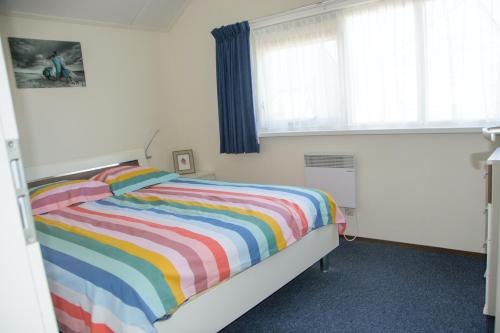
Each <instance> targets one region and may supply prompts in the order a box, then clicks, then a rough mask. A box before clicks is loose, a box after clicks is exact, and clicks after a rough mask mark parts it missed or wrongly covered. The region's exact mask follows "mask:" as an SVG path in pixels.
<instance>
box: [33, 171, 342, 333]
mask: <svg viewBox="0 0 500 333" xmlns="http://www.w3.org/2000/svg"><path fill="white" fill-rule="evenodd" d="M35 222H36V229H37V232H38V238H39V241H40V244H41V249H42V255H43V259H44V264H45V269H46V272H47V276H48V281H49V287H50V291H51V295H52V300H53V303H54V308H55V312H56V317H57V321H58V323H59V327H60V330H61V331H62V332H64V333H69V332H155V331H156V330H155V328H154V326H153V323H154V322H155V321H157V320H159V319H165V318H167V317H168V316H169V315H170V314H172V313H173V312H174V311H175V310H176V309H177V307H179V306H180V305H181V304H182V303H183V302H185V301H186V300H187V299H188V298H190V297H191V296H193V295H195V294H197V293H199V292H202V291H203V290H206V289H208V288H210V287H212V286H214V285H216V284H217V283H219V282H221V281H223V280H225V279H227V278H229V277H231V276H233V275H235V274H237V273H239V272H242V271H243V270H245V269H247V268H249V267H251V266H252V265H255V264H257V263H259V262H260V261H262V260H264V259H265V258H267V257H269V256H271V255H273V254H275V253H276V252H278V251H280V250H283V249H284V248H286V247H287V246H289V245H291V244H293V243H294V242H295V241H297V240H299V239H300V238H302V237H303V236H304V235H306V234H307V233H308V232H309V231H311V230H313V229H316V228H319V227H321V226H324V225H327V224H330V223H337V224H339V227H340V228H343V226H344V223H345V221H344V218H343V217H342V215H341V214H340V212H339V211H338V210H337V209H336V205H335V203H334V201H333V200H332V199H331V198H330V197H329V196H328V195H327V194H325V193H323V192H321V191H317V190H312V189H304V188H298V187H286V186H265V185H250V184H237V183H225V182H216V181H205V180H194V179H187V178H178V179H175V180H171V181H169V182H167V183H163V184H159V185H156V186H152V187H149V188H145V189H141V190H138V191H135V192H131V193H128V194H125V195H121V196H115V197H110V198H106V199H102V200H99V201H95V202H87V203H83V204H80V205H76V206H71V207H66V208H63V209H60V210H57V211H53V212H50V213H47V214H44V215H38V216H35Z"/></svg>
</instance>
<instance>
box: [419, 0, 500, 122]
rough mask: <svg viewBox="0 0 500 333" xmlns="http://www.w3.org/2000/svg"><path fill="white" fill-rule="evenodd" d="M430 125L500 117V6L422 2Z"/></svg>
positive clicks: (490, 1)
mask: <svg viewBox="0 0 500 333" xmlns="http://www.w3.org/2000/svg"><path fill="white" fill-rule="evenodd" d="M423 26H424V31H423V34H424V36H425V45H424V50H425V51H424V57H425V60H426V66H425V85H426V88H427V94H426V95H427V105H426V114H425V116H426V120H427V121H429V122H438V123H439V122H444V123H446V122H462V123H468V122H472V123H474V122H477V121H478V120H482V119H484V120H494V119H497V120H499V116H500V1H499V0H433V1H425V2H424V3H423Z"/></svg>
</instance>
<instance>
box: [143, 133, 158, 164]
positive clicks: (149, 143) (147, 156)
mask: <svg viewBox="0 0 500 333" xmlns="http://www.w3.org/2000/svg"><path fill="white" fill-rule="evenodd" d="M158 132H160V129H157V130H156V131H155V132H154V134H153V135H152V136H151V139H149V141H148V144H147V145H146V148H144V156H145V157H146V159H147V160H150V159H151V158H152V157H153V156H151V155H149V154H148V149H149V146H151V143H153V140H154V139H155V137H156V135H157V134H158Z"/></svg>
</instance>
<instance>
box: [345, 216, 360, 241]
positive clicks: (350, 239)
mask: <svg viewBox="0 0 500 333" xmlns="http://www.w3.org/2000/svg"><path fill="white" fill-rule="evenodd" d="M348 209H349V210H350V211H351V209H352V208H348ZM352 210H353V211H354V215H353V216H354V219H355V220H356V233H355V234H354V235H353V236H352V237H351V238H348V237H347V236H346V235H345V233H344V239H345V240H346V241H348V242H354V241H355V240H356V238H358V235H359V224H358V213H357V212H356V209H352ZM344 215H346V216H347V210H346V212H345V214H344Z"/></svg>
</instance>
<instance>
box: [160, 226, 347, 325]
mask: <svg viewBox="0 0 500 333" xmlns="http://www.w3.org/2000/svg"><path fill="white" fill-rule="evenodd" d="M338 245H339V234H338V230H337V226H336V225H328V226H325V227H321V228H319V229H317V230H314V231H312V232H311V233H309V234H308V235H306V236H305V237H304V238H302V239H301V240H299V241H297V242H296V243H294V244H292V245H290V246H289V247H287V248H286V249H284V250H282V251H280V252H278V253H276V254H275V255H273V256H271V257H269V258H267V259H265V260H264V261H262V262H260V263H258V264H257V265H255V266H252V267H250V268H249V269H247V270H246V271H243V272H242V273H240V274H238V275H236V276H234V277H232V278H230V279H229V280H226V281H224V282H221V283H220V284H219V285H217V286H216V287H214V288H212V289H209V290H207V291H206V292H205V293H202V294H201V295H199V296H197V297H195V298H193V299H192V300H189V301H187V302H186V303H184V304H183V305H182V306H180V307H179V309H178V310H177V311H176V312H174V314H173V315H172V317H171V318H169V319H167V320H165V321H158V322H157V323H156V324H155V326H156V328H157V329H158V332H160V333H168V332H183V333H198V332H199V333H206V332H217V331H219V330H221V329H222V328H224V327H226V326H227V325H228V324H230V323H231V322H233V321H234V320H236V319H237V318H238V317H240V316H241V315H243V314H244V313H245V312H247V311H248V310H250V309H251V308H253V307H254V306H256V305H257V304H259V303H260V302H261V301H263V300H264V299H266V298H267V297H269V296H270V295H271V294H273V293H274V292H276V291H277V290H278V289H280V288H281V287H282V286H284V285H285V284H287V283H288V282H290V281H291V280H292V279H293V278H295V277H296V276H297V275H299V274H300V273H302V272H303V271H305V270H306V269H307V268H309V267H310V266H311V265H313V264H314V263H315V262H317V261H318V260H320V259H321V258H323V257H324V256H325V255H327V254H328V253H330V252H331V251H332V250H333V249H335V248H336V247H337V246H338ZM318 274H323V273H321V271H320V269H319V267H318Z"/></svg>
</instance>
